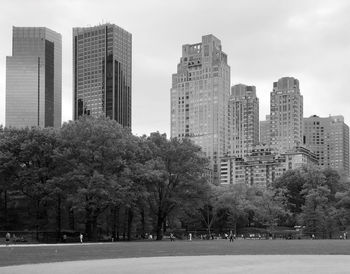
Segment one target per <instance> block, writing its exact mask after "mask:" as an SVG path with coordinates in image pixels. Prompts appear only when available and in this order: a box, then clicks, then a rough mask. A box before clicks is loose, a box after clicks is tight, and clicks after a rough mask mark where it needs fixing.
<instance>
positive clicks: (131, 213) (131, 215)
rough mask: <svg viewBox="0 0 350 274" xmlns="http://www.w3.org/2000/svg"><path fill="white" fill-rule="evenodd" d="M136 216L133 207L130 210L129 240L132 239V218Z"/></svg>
mask: <svg viewBox="0 0 350 274" xmlns="http://www.w3.org/2000/svg"><path fill="white" fill-rule="evenodd" d="M133 218H134V211H133V209H132V208H129V210H128V232H127V234H128V241H130V240H131V231H132V220H133Z"/></svg>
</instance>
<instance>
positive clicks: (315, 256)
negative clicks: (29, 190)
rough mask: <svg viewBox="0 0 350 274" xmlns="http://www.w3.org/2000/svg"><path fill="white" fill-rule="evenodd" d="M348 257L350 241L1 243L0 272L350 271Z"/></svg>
mask: <svg viewBox="0 0 350 274" xmlns="http://www.w3.org/2000/svg"><path fill="white" fill-rule="evenodd" d="M291 255H293V256H291ZM349 255H350V240H236V241H235V242H233V243H230V242H229V241H227V240H206V241H199V240H198V241H192V242H190V241H175V242H170V241H159V242H158V241H146V242H114V243H83V244H53V245H44V244H43V245H11V246H8V247H6V246H4V245H2V246H1V247H0V273H4V274H5V273H41V274H42V273H48V272H49V273H50V274H56V273H238V272H239V273H271V274H272V273H296V272H298V274H300V273H350V256H349ZM116 270H118V271H117V272H115V271H116ZM254 271H255V272H254ZM256 271H257V272H256ZM278 271H279V272H278Z"/></svg>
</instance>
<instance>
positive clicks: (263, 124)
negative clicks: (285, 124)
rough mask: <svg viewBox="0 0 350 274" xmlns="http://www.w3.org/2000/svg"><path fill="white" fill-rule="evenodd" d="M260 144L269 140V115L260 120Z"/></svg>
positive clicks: (268, 142)
mask: <svg viewBox="0 0 350 274" xmlns="http://www.w3.org/2000/svg"><path fill="white" fill-rule="evenodd" d="M259 141H260V143H261V144H265V145H269V144H270V143H271V142H270V115H266V119H265V121H260V138H259Z"/></svg>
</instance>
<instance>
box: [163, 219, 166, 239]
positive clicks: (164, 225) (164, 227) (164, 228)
mask: <svg viewBox="0 0 350 274" xmlns="http://www.w3.org/2000/svg"><path fill="white" fill-rule="evenodd" d="M165 232H166V218H164V221H163V235H165Z"/></svg>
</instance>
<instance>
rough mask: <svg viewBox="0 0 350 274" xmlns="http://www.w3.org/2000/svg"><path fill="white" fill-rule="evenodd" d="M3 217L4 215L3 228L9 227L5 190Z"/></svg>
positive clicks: (5, 193) (5, 192) (5, 191)
mask: <svg viewBox="0 0 350 274" xmlns="http://www.w3.org/2000/svg"><path fill="white" fill-rule="evenodd" d="M4 215H5V216H4V217H5V230H8V229H9V221H8V210H7V190H6V189H5V190H4Z"/></svg>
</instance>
